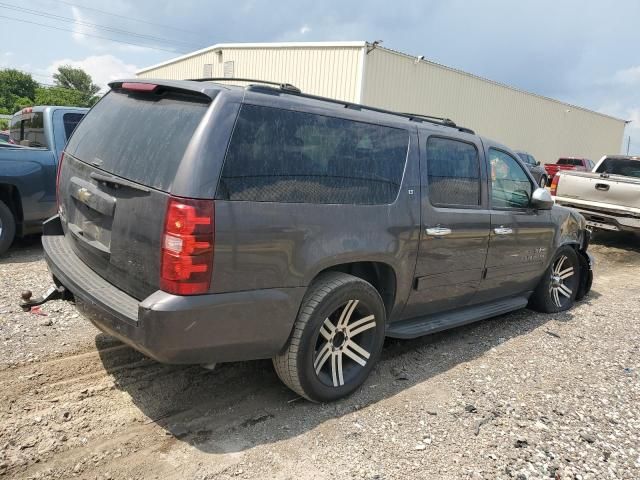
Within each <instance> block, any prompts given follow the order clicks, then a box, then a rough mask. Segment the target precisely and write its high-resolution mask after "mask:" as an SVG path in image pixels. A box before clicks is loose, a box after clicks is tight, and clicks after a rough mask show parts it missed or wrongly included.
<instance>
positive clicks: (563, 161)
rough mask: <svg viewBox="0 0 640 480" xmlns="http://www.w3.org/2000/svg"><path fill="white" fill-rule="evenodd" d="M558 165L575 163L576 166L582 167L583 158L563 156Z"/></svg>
mask: <svg viewBox="0 0 640 480" xmlns="http://www.w3.org/2000/svg"><path fill="white" fill-rule="evenodd" d="M558 165H575V166H576V167H582V166H583V164H582V160H579V159H577V158H561V159H560V160H558Z"/></svg>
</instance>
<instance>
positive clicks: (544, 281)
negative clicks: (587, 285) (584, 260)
mask: <svg viewBox="0 0 640 480" xmlns="http://www.w3.org/2000/svg"><path fill="white" fill-rule="evenodd" d="M580 270H581V268H580V263H579V260H578V254H577V253H576V251H575V250H574V249H573V248H571V247H569V246H565V247H561V248H560V249H558V252H557V253H556V255H555V257H554V258H553V261H552V262H551V265H549V268H548V269H547V271H546V272H545V273H544V275H543V277H542V278H541V279H540V283H539V284H538V286H537V287H536V290H535V292H534V293H533V295H532V296H531V300H530V302H529V305H530V306H531V307H532V308H533V309H535V310H538V311H540V312H545V313H556V312H563V311H565V310H569V309H570V308H571V307H573V304H574V303H575V299H576V295H577V294H578V289H579V287H580Z"/></svg>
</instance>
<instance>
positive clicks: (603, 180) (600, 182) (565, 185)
mask: <svg viewBox="0 0 640 480" xmlns="http://www.w3.org/2000/svg"><path fill="white" fill-rule="evenodd" d="M556 196H558V197H563V198H570V199H577V200H584V201H588V202H598V203H602V204H609V205H615V206H620V207H628V208H635V209H640V179H634V178H625V177H619V176H616V177H614V176H610V177H602V176H600V175H599V174H595V173H583V174H579V173H575V174H573V173H572V174H562V175H561V177H560V181H559V182H558V189H557V194H556Z"/></svg>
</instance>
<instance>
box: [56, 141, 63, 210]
mask: <svg viewBox="0 0 640 480" xmlns="http://www.w3.org/2000/svg"><path fill="white" fill-rule="evenodd" d="M63 160H64V152H62V153H61V154H60V160H59V161H58V170H57V171H56V207H57V208H58V210H60V171H61V170H62V161H63Z"/></svg>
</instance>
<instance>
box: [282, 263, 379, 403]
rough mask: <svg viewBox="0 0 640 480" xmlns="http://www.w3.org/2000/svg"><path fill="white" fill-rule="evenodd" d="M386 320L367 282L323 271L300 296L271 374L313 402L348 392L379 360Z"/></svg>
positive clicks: (360, 381) (334, 398) (362, 381)
mask: <svg viewBox="0 0 640 480" xmlns="http://www.w3.org/2000/svg"><path fill="white" fill-rule="evenodd" d="M354 303H355V304H354ZM370 317H372V318H370ZM353 318H355V320H353ZM327 322H328V324H327ZM385 322H386V312H385V308H384V304H383V302H382V299H381V298H380V294H379V293H378V291H377V290H376V289H375V288H373V286H371V284H369V283H368V282H365V281H364V280H362V279H361V278H358V277H354V276H353V275H348V274H346V273H341V272H328V273H326V274H322V275H321V276H320V277H318V278H317V280H316V281H315V282H314V283H313V284H312V285H311V287H310V288H309V291H308V292H307V294H306V295H305V297H304V299H303V301H302V305H301V307H300V312H299V313H298V318H297V319H296V322H295V324H294V327H293V331H292V332H291V336H290V337H289V340H288V342H287V344H286V346H285V347H284V349H283V351H282V352H280V353H279V354H278V355H277V356H276V357H274V358H273V366H274V367H275V370H276V373H277V374H278V377H280V380H282V382H283V383H284V384H285V385H287V386H288V387H289V388H290V389H291V390H293V391H294V392H296V393H297V394H299V395H301V396H303V397H305V398H306V399H308V400H311V401H313V402H330V401H333V400H337V399H339V398H342V397H344V396H346V395H349V394H351V393H353V392H354V391H355V390H356V389H358V388H359V387H360V386H361V385H362V384H363V383H364V381H365V380H366V378H367V377H368V376H369V373H370V372H371V369H372V368H373V367H374V365H375V364H376V363H377V361H378V359H379V358H380V353H381V352H382V344H383V343H384V337H385ZM332 328H333V329H332ZM356 340H357V343H356ZM354 344H355V347H353V345H354ZM363 351H364V352H365V353H368V354H369V357H368V358H367V357H366V355H364V354H363V353H362V352H363ZM363 363H364V364H363Z"/></svg>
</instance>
